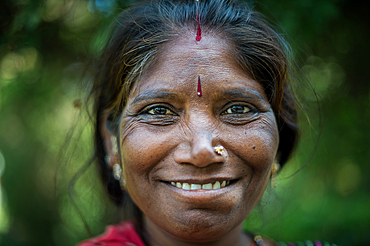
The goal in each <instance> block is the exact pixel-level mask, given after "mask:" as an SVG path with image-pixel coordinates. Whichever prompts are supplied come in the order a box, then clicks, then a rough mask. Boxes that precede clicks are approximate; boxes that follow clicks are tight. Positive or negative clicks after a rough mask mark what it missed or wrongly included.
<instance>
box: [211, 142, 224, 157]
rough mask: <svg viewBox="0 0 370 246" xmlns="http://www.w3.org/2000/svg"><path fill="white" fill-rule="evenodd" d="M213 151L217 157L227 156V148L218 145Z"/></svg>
mask: <svg viewBox="0 0 370 246" xmlns="http://www.w3.org/2000/svg"><path fill="white" fill-rule="evenodd" d="M213 150H214V151H215V153H216V154H217V155H221V156H224V155H225V147H224V146H222V145H217V146H216V147H213Z"/></svg>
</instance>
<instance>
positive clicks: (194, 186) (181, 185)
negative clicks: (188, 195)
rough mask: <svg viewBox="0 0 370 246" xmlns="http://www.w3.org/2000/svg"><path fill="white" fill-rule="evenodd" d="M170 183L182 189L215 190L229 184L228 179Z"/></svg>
mask: <svg viewBox="0 0 370 246" xmlns="http://www.w3.org/2000/svg"><path fill="white" fill-rule="evenodd" d="M170 184H171V185H173V186H175V187H177V188H179V189H183V190H201V189H203V190H217V189H221V188H224V187H226V186H228V185H229V184H230V180H228V181H226V180H224V181H221V182H220V181H216V182H215V183H214V184H212V183H208V184H203V185H201V184H189V183H180V182H173V181H171V182H170Z"/></svg>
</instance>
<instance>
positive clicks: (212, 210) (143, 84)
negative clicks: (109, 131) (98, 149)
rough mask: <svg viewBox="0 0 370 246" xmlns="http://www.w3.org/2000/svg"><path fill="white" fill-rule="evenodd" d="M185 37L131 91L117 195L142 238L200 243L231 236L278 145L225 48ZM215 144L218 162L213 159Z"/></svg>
mask: <svg viewBox="0 0 370 246" xmlns="http://www.w3.org/2000/svg"><path fill="white" fill-rule="evenodd" d="M188 36H189V38H188V39H187V38H186V37H184V38H180V39H178V40H176V41H175V42H172V43H171V44H170V45H169V46H168V47H167V48H166V49H165V51H164V52H163V54H162V55H161V56H160V57H159V60H158V61H157V62H156V64H155V65H154V67H153V68H152V69H151V70H150V71H148V72H147V73H145V74H144V75H143V76H142V77H141V79H140V81H138V83H137V84H136V87H135V88H134V89H133V91H132V92H131V94H130V96H129V99H128V103H127V106H126V107H125V109H124V111H123V116H122V119H121V123H120V144H121V146H120V147H121V154H122V155H121V158H122V163H123V169H124V174H125V179H126V190H127V191H128V193H129V194H130V196H131V197H132V199H133V201H134V202H135V203H136V204H137V206H138V207H139V208H140V209H141V210H142V211H143V213H144V214H145V215H146V225H147V226H148V227H149V228H148V230H149V233H151V231H153V230H158V231H160V232H161V233H162V232H165V233H164V235H167V236H168V238H172V239H174V238H177V239H181V240H185V241H192V242H205V241H213V240H217V239H221V238H226V237H227V236H228V235H231V234H233V233H234V232H235V231H238V233H239V234H240V227H241V222H242V221H243V220H244V219H245V218H246V217H247V216H248V214H249V213H250V211H251V210H252V209H253V207H254V206H255V205H256V203H257V202H258V201H259V199H260V198H261V196H262V194H263V192H264V190H265V188H266V185H267V183H268V179H269V177H270V172H271V165H272V163H273V161H274V158H275V155H276V151H277V147H278V143H279V139H278V131H277V126H276V121H275V117H274V113H273V111H272V109H271V107H270V104H269V102H268V100H267V98H266V95H265V93H264V90H263V88H262V86H261V85H260V84H259V83H258V82H256V81H254V80H252V79H251V78H249V76H248V75H247V74H246V73H245V72H243V71H242V70H241V68H240V67H239V66H238V64H237V63H236V61H235V59H234V57H232V55H231V53H230V51H229V50H230V47H229V45H228V44H227V43H226V41H225V40H222V39H219V38H218V37H206V36H204V37H203V38H202V41H201V42H196V41H195V38H193V35H188ZM198 76H199V77H200V81H201V88H202V95H201V96H198V95H197V84H198ZM217 145H222V146H224V148H225V149H226V154H227V156H221V155H218V154H216V153H215V151H214V147H215V146H217ZM224 181H225V183H226V184H228V185H226V186H225V187H221V188H219V189H213V186H210V184H211V185H214V184H215V183H216V182H220V184H222V183H223V182H224ZM171 182H173V183H175V185H179V184H180V185H181V188H178V187H176V186H174V185H173V183H172V184H171ZM187 184H188V185H189V186H190V187H193V188H195V190H187V187H188V186H187ZM192 184H193V186H192ZM203 185H205V186H203ZM200 187H203V188H204V189H199V188H200ZM207 187H208V188H210V187H212V189H206V188H207ZM215 188H217V185H216V187H215ZM173 236H174V237H173ZM233 237H234V236H233ZM230 245H231V244H230Z"/></svg>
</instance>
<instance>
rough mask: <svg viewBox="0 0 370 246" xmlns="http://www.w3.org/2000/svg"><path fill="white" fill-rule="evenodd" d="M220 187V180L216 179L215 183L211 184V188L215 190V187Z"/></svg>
mask: <svg viewBox="0 0 370 246" xmlns="http://www.w3.org/2000/svg"><path fill="white" fill-rule="evenodd" d="M220 188H221V186H220V182H218V181H216V183H215V184H214V185H213V189H214V190H217V189H220Z"/></svg>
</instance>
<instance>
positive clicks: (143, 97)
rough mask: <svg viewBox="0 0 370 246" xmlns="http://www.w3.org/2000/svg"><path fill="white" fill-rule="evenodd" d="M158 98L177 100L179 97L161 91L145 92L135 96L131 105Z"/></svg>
mask: <svg viewBox="0 0 370 246" xmlns="http://www.w3.org/2000/svg"><path fill="white" fill-rule="evenodd" d="M158 98H166V99H179V96H178V95H177V94H175V93H172V92H168V91H163V90H147V91H144V92H142V93H140V94H139V95H137V96H136V97H135V99H134V100H133V101H132V103H131V104H137V103H139V102H141V101H145V100H150V99H158Z"/></svg>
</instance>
